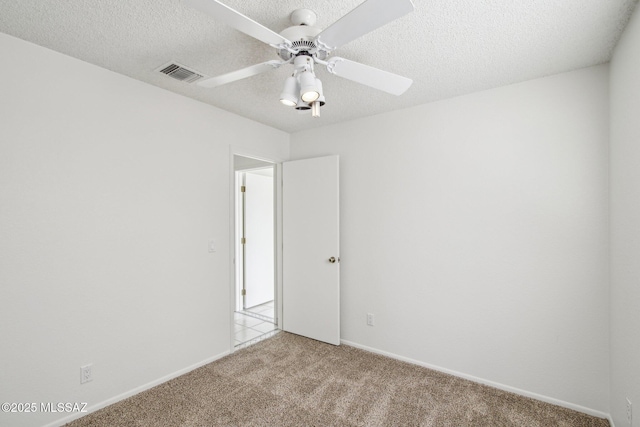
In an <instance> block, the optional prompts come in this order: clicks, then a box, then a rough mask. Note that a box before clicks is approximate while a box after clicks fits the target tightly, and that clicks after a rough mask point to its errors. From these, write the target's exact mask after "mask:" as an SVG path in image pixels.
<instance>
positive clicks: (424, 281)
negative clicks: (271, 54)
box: [291, 65, 609, 414]
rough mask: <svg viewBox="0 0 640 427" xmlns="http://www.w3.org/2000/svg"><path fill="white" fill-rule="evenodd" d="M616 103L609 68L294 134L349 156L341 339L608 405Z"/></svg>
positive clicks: (308, 148) (581, 403) (305, 143)
mask: <svg viewBox="0 0 640 427" xmlns="http://www.w3.org/2000/svg"><path fill="white" fill-rule="evenodd" d="M327 102H331V101H330V100H327ZM608 115H609V111H608V68H607V66H606V65H605V66H598V67H592V68H587V69H583V70H578V71H575V72H571V73H566V74H561V75H557V76H552V77H547V78H542V79H538V80H533V81H529V82H525V83H521V84H517V85H513V86H508V87H503V88H498V89H493V90H488V91H485V92H480V93H475V94H471V95H467V96H462V97H459V98H454V99H450V100H445V101H441V102H436V103H431V104H427V105H422V106H419V107H415V108H411V109H407V110H402V111H396V112H393V113H389V114H383V115H380V116H376V117H370V118H365V119H361V120H357V121H352V122H348V123H343V124H338V125H334V126H329V127H325V128H322V129H320V130H313V131H308V132H300V133H296V134H293V135H292V139H291V158H292V159H300V158H306V157H314V156H320V155H327V154H339V155H340V165H341V170H340V172H341V177H340V183H341V188H340V197H341V232H340V233H341V238H342V241H341V260H342V263H341V272H342V275H341V276H342V314H341V315H342V322H343V323H342V338H343V339H344V340H347V341H350V342H353V343H356V344H359V345H362V346H367V347H370V348H373V349H377V350H381V351H385V352H389V353H392V354H395V355H399V356H402V357H405V358H410V359H413V360H416V361H419V362H423V363H427V364H431V365H433V366H438V367H441V368H445V369H448V370H452V371H455V372H458V373H462V374H465V375H470V376H474V377H476V378H479V379H483V380H486V381H490V382H495V383H498V384H502V385H504V386H507V387H511V388H516V389H520V390H522V391H524V392H527V393H535V394H539V395H542V396H544V397H545V398H547V400H554V399H555V400H557V401H559V402H561V403H562V404H566V405H569V406H574V407H583V409H585V408H586V410H588V411H590V412H592V413H600V414H606V413H608V371H609V359H608V333H609V332H608V331H609V323H608V322H609V321H608V262H607V258H608V246H607V245H608V227H607V224H608V223H607V219H608V216H607V200H608V189H607V174H608V167H607V165H608V145H607V143H608ZM368 312H370V313H374V314H375V316H376V325H375V327H369V326H367V325H366V313H368Z"/></svg>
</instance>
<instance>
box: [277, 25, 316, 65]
mask: <svg viewBox="0 0 640 427" xmlns="http://www.w3.org/2000/svg"><path fill="white" fill-rule="evenodd" d="M321 31H322V30H320V29H319V28H316V27H311V26H308V25H294V26H293V27H289V28H287V29H285V30H284V31H282V32H281V33H280V35H281V36H282V37H284V38H286V39H288V40H291V44H292V45H291V48H292V49H293V50H294V51H298V52H310V51H315V49H317V46H316V44H315V42H314V40H315V38H316V36H317V35H318V34H320V32H321ZM322 52H324V51H322ZM319 53H320V52H319ZM278 56H280V58H282V59H283V60H285V61H288V60H289V59H291V58H292V57H294V56H296V54H294V53H293V52H291V51H290V50H287V49H279V50H278ZM323 56H324V57H326V52H324V53H323ZM318 57H319V59H324V58H323V57H321V56H320V55H318Z"/></svg>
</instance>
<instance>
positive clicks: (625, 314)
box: [611, 9, 640, 427]
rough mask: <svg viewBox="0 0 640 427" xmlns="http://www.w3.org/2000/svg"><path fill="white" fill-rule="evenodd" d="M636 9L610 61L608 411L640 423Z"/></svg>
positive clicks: (639, 20) (639, 34)
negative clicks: (629, 407) (628, 403)
mask: <svg viewBox="0 0 640 427" xmlns="http://www.w3.org/2000/svg"><path fill="white" fill-rule="evenodd" d="M638 70H640V11H639V10H638V9H636V11H635V13H634V15H633V17H632V19H631V21H630V22H629V24H628V26H627V28H626V30H625V32H624V34H623V36H622V39H621V40H620V42H619V43H618V46H617V47H616V49H615V52H614V55H613V59H612V61H611V414H612V416H613V419H614V422H615V423H616V425H617V426H619V427H622V426H628V423H627V413H626V398H629V399H630V400H631V402H632V403H633V405H634V406H635V408H634V412H635V416H634V418H635V421H634V426H636V425H640V121H639V119H640V74H639V73H638Z"/></svg>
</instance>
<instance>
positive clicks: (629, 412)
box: [627, 397, 633, 426]
mask: <svg viewBox="0 0 640 427" xmlns="http://www.w3.org/2000/svg"><path fill="white" fill-rule="evenodd" d="M627 421H628V422H629V426H631V425H632V423H633V412H632V407H631V401H630V400H629V398H628V397H627Z"/></svg>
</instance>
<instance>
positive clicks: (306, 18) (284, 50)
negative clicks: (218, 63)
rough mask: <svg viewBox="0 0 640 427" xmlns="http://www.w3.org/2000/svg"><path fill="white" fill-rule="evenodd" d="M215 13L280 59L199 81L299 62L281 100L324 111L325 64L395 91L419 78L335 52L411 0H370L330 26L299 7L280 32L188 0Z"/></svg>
mask: <svg viewBox="0 0 640 427" xmlns="http://www.w3.org/2000/svg"><path fill="white" fill-rule="evenodd" d="M183 1H184V3H185V4H187V5H188V6H191V7H193V8H195V9H198V10H200V11H201V12H204V13H206V14H207V15H210V16H211V17H213V18H215V19H217V20H218V21H220V22H223V23H225V24H227V25H230V26H231V27H233V28H235V29H236V30H238V31H242V32H243V33H245V34H247V35H250V36H251V37H254V38H256V39H258V40H260V41H262V42H264V43H266V44H268V45H269V46H271V47H273V48H275V49H276V50H277V52H278V56H279V57H280V60H272V61H267V62H263V63H261V64H256V65H252V66H250V67H246V68H243V69H240V70H237V71H232V72H230V73H227V74H223V75H220V76H217V77H212V78H209V79H206V80H202V81H200V82H198V85H200V86H203V87H206V88H214V87H217V86H221V85H224V84H227V83H231V82H234V81H237V80H240V79H244V78H247V77H251V76H255V75H257V74H260V73H264V72H267V71H270V70H274V69H276V68H279V67H281V66H283V65H285V64H293V66H294V70H293V72H292V74H291V76H290V77H288V78H287V79H286V80H285V83H284V89H283V91H282V94H281V95H280V102H282V103H283V104H284V105H286V106H289V107H293V108H295V109H297V110H311V112H312V116H313V117H319V116H320V107H321V106H323V105H324V104H325V97H324V94H323V91H322V82H321V81H320V79H318V78H317V77H316V75H315V72H314V66H315V65H323V66H325V67H326V68H327V70H328V71H329V73H331V74H334V75H336V76H339V77H343V78H346V79H349V80H352V81H354V82H357V83H360V84H363V85H367V86H370V87H372V88H374V89H378V90H382V91H385V92H387V93H390V94H393V95H401V94H403V93H404V92H405V91H406V90H407V89H409V87H410V86H411V84H412V83H413V81H412V80H411V79H408V78H406V77H402V76H399V75H397V74H393V73H389V72H387V71H383V70H380V69H377V68H374V67H370V66H368V65H364V64H360V63H358V62H354V61H350V60H348V59H345V58H340V57H337V56H333V57H332V56H330V54H331V52H332V51H333V50H335V49H337V48H338V47H340V46H342V45H344V44H346V43H349V42H350V41H352V40H355V39H357V38H358V37H361V36H363V35H365V34H367V33H369V32H371V31H373V30H375V29H377V28H379V27H381V26H383V25H385V24H387V23H389V22H391V21H394V20H396V19H398V18H400V17H402V16H404V15H406V14H407V13H409V12H412V11H413V3H412V1H411V0H366V1H365V2H364V3H362V4H360V5H359V6H358V7H356V8H355V9H353V10H352V11H351V12H349V13H348V14H346V15H345V16H343V17H342V18H340V19H339V20H338V21H336V22H335V23H333V24H332V25H330V26H329V27H327V28H325V29H324V30H321V29H319V28H316V27H314V25H315V22H316V14H315V12H313V11H312V10H309V9H297V10H295V11H294V12H293V13H292V14H291V22H292V23H293V26H292V27H289V28H287V29H285V30H284V31H282V32H281V33H280V34H278V33H276V32H274V31H271V30H270V29H268V28H267V27H264V26H263V25H261V24H259V23H257V22H256V21H254V20H252V19H251V18H249V17H247V16H245V15H243V14H241V13H240V12H237V11H236V10H234V9H232V8H230V7H229V6H227V5H225V4H224V3H222V2H220V1H218V0H183Z"/></svg>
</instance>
